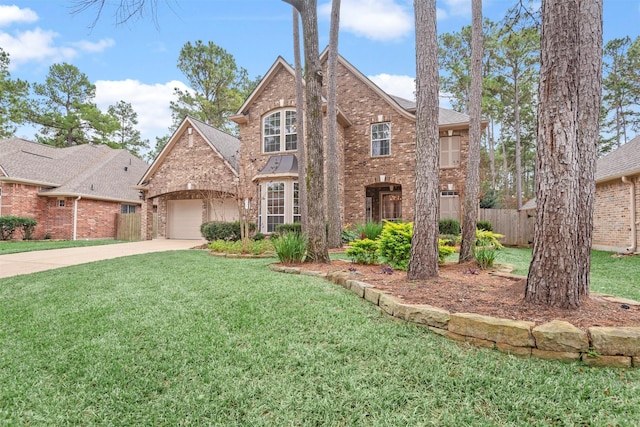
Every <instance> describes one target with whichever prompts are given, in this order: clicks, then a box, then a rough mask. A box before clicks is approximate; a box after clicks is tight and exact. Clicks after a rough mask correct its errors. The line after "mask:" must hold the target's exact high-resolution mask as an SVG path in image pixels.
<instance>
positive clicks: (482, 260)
mask: <svg viewBox="0 0 640 427" xmlns="http://www.w3.org/2000/svg"><path fill="white" fill-rule="evenodd" d="M473 257H474V258H475V259H476V262H477V263H478V266H479V267H480V268H481V269H483V270H485V269H487V268H491V267H493V263H494V262H495V260H496V248H495V247H493V246H477V247H476V248H475V250H474V251H473Z"/></svg>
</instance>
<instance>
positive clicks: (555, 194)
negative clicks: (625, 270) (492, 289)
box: [525, 0, 602, 308]
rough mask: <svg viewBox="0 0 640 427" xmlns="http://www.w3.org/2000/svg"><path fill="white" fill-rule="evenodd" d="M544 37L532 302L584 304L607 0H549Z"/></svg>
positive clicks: (544, 11)
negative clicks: (603, 22) (603, 14)
mask: <svg viewBox="0 0 640 427" xmlns="http://www.w3.org/2000/svg"><path fill="white" fill-rule="evenodd" d="M541 40H542V41H541V55H540V57H541V61H540V87H539V91H538V96H539V102H540V107H539V109H538V152H537V157H536V204H537V211H536V222H535V227H534V246H533V258H532V261H531V267H530V268H529V276H528V278H527V287H526V293H525V299H526V300H527V301H529V302H533V303H538V304H544V305H549V306H556V307H562V308H578V307H580V305H581V304H582V302H583V300H584V299H585V298H587V297H588V295H589V279H588V276H589V267H590V261H589V256H590V250H591V247H590V243H591V232H592V227H593V218H592V215H593V195H594V194H595V179H594V170H595V167H594V162H595V146H596V142H597V136H598V122H599V120H598V116H599V112H600V86H601V81H602V80H601V79H602V74H601V61H602V0H565V1H562V2H558V1H553V0H543V2H542V39H541ZM585 228H586V230H585Z"/></svg>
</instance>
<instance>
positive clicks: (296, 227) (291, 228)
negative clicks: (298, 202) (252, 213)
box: [276, 222, 302, 236]
mask: <svg viewBox="0 0 640 427" xmlns="http://www.w3.org/2000/svg"><path fill="white" fill-rule="evenodd" d="M276 233H278V234H280V235H281V236H282V235H285V234H287V233H298V234H300V233H302V224H301V223H299V222H294V223H291V224H278V225H276Z"/></svg>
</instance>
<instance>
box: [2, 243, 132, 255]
mask: <svg viewBox="0 0 640 427" xmlns="http://www.w3.org/2000/svg"><path fill="white" fill-rule="evenodd" d="M114 243H125V242H123V241H121V240H24V241H8V242H7V241H1V240H0V255H7V254H15V253H18V252H32V251H44V250H48V249H64V248H77V247H85V246H99V245H112V244H114Z"/></svg>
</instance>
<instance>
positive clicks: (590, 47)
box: [576, 0, 603, 297]
mask: <svg viewBox="0 0 640 427" xmlns="http://www.w3.org/2000/svg"><path fill="white" fill-rule="evenodd" d="M602 4H603V3H602V0H588V1H581V2H580V3H579V6H580V18H579V23H580V38H579V43H580V63H579V65H580V81H579V86H578V96H579V101H578V137H577V140H578V159H579V164H580V168H579V176H578V189H579V192H578V195H579V198H578V225H577V228H578V233H577V234H576V237H577V239H578V243H577V244H578V251H579V260H580V262H581V263H582V264H583V265H582V268H581V269H579V270H578V285H577V286H578V291H579V293H580V294H581V295H584V296H585V297H586V296H589V286H590V276H589V272H590V270H591V244H592V239H593V211H594V200H595V195H596V180H595V172H596V159H597V156H598V138H599V135H600V114H599V113H600V105H601V102H602V98H601V96H600V93H601V91H602Z"/></svg>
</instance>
